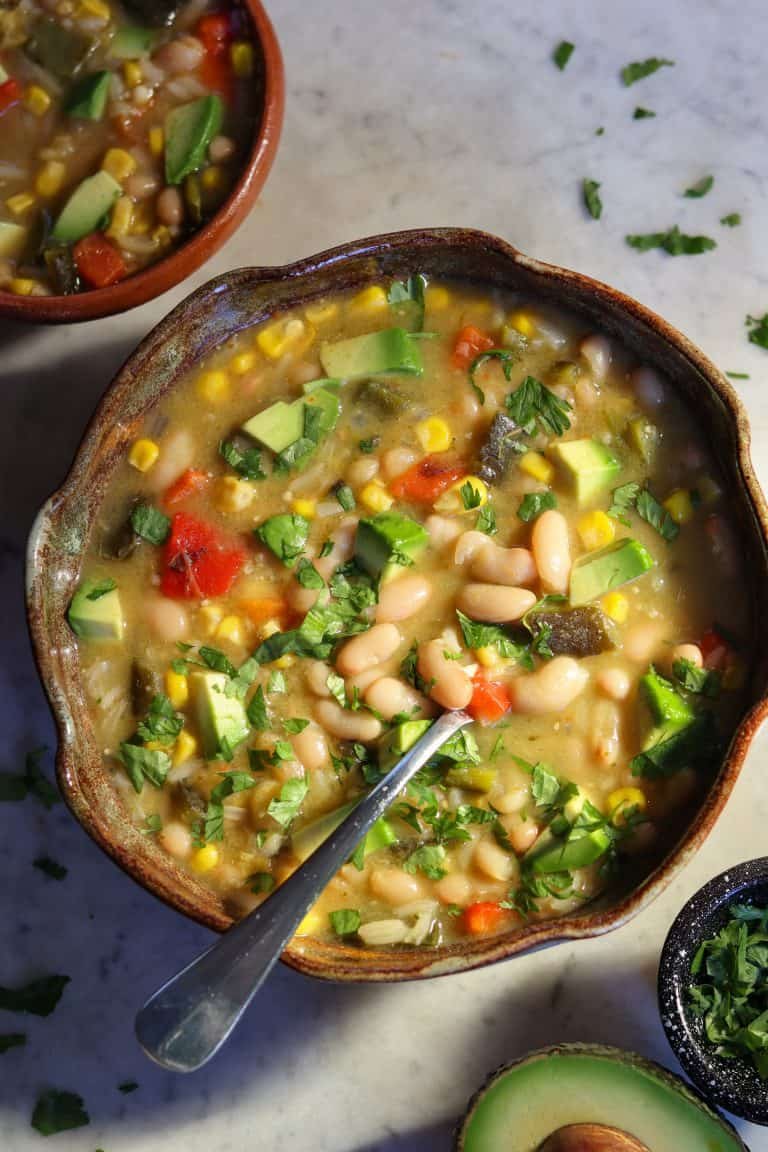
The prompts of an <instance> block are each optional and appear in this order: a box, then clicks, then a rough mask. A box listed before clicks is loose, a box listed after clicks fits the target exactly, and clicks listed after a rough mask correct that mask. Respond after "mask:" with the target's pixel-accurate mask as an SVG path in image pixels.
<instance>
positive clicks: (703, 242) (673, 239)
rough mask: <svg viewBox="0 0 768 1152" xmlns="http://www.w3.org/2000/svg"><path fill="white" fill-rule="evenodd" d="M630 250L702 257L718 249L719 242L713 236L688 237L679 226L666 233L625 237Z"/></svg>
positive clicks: (648, 233) (649, 233)
mask: <svg viewBox="0 0 768 1152" xmlns="http://www.w3.org/2000/svg"><path fill="white" fill-rule="evenodd" d="M625 239H626V241H627V244H629V246H630V248H635V249H636V250H637V251H638V252H650V251H651V249H652V248H662V249H663V250H664V251H665V252H667V253H669V255H670V256H700V255H701V254H702V253H703V252H711V250H712V249H713V248H717V241H716V240H713V239H712V237H711V236H688V235H686V233H685V232H681V231H680V229H679V228H678V226H677V224H675V225H674V227H672V228H668V229H667V231H666V232H646V233H640V234H633V235H628V236H626V237H625Z"/></svg>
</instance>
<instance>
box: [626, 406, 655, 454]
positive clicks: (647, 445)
mask: <svg viewBox="0 0 768 1152" xmlns="http://www.w3.org/2000/svg"><path fill="white" fill-rule="evenodd" d="M624 439H625V440H626V441H627V444H629V446H630V448H631V449H632V450H633V451H634V452H637V454H638V456H639V457H640V459H641V460H642V461H643V463H644V464H652V463H653V458H654V456H655V455H656V450H657V448H658V446H659V441H660V440H661V432H660V431H659V429H658V428H657V427H656V425H655V424H652V423H651V422H650V420H646V418H645V416H635V417H634V418H633V419H632V420H630V421H629V423H628V424H627V427H626V428H625V430H624Z"/></svg>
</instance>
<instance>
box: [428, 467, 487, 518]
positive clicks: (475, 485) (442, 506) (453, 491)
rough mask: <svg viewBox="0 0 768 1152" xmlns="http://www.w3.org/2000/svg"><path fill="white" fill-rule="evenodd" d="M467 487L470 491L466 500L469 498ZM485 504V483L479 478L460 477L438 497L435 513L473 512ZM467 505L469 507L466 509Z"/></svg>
mask: <svg viewBox="0 0 768 1152" xmlns="http://www.w3.org/2000/svg"><path fill="white" fill-rule="evenodd" d="M467 485H469V488H470V489H471V498H470V499H467V496H469V492H468V490H467V487H466V486H467ZM462 489H463V491H462ZM487 503H488V487H487V485H486V483H485V481H484V480H481V479H480V477H479V476H462V478H461V480H457V481H456V483H455V484H451V486H450V488H446V490H445V492H443V493H442V494H441V495H440V496H438V498H437V500H435V511H436V512H447V513H448V514H449V515H450V514H451V513H454V514H455V513H457V512H475V511H476V510H477V509H478V508H482V507H483V505H484V504H487ZM467 504H469V505H471V506H470V507H469V508H468V507H467Z"/></svg>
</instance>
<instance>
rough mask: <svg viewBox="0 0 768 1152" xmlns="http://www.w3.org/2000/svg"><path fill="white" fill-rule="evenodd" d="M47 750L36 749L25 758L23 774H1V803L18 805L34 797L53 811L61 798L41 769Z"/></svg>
mask: <svg viewBox="0 0 768 1152" xmlns="http://www.w3.org/2000/svg"><path fill="white" fill-rule="evenodd" d="M45 751H46V749H45V748H35V749H33V751H32V752H28V753H27V755H26V756H25V757H24V771H23V772H0V803H17V802H18V801H20V800H25V799H26V797H27V796H34V797H35V799H36V800H39V801H40V803H41V804H42V805H43V807H44V808H47V809H49V810H50V809H51V808H53V806H54V804H58V803H59V800H60V799H61V797H60V796H59V793H58V792H57V790H56V788H55V787H54V786H53V784H51V782H50V780H49V779H48V777H47V776H45V775H43V771H42V769H41V768H40V757H41V756H42V755H43V753H44V752H45Z"/></svg>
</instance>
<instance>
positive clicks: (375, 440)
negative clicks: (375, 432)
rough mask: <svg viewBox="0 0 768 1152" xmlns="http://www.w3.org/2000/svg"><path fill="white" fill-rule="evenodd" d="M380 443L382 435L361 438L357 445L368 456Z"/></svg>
mask: <svg viewBox="0 0 768 1152" xmlns="http://www.w3.org/2000/svg"><path fill="white" fill-rule="evenodd" d="M379 444H381V436H369V437H368V438H367V439H366V440H360V441H359V443H358V445H357V446H358V448H359V449H360V451H361V452H363V453H364V454H365V455H366V456H367V455H368V454H369V453H370V452H375V451H376V449H377V448H378V446H379Z"/></svg>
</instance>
